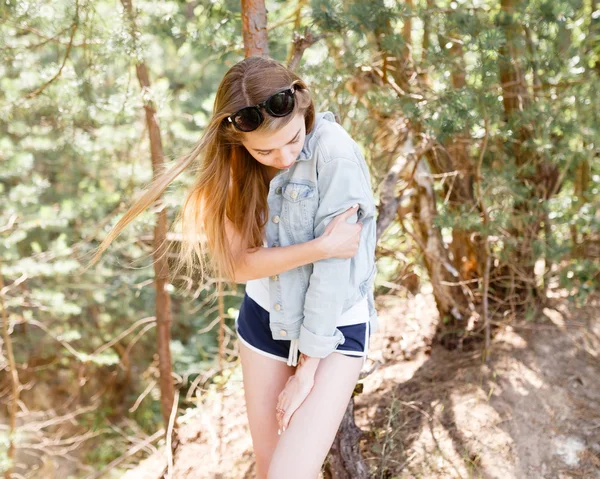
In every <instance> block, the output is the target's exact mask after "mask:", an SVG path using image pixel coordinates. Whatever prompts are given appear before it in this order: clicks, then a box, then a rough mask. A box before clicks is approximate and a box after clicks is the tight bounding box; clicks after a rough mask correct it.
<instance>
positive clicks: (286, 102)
mask: <svg viewBox="0 0 600 479" xmlns="http://www.w3.org/2000/svg"><path fill="white" fill-rule="evenodd" d="M297 89H298V86H297V85H296V84H293V85H292V86H291V87H289V88H286V89H285V90H280V91H278V92H275V93H273V94H272V95H271V96H270V97H269V98H267V99H266V100H265V101H263V102H261V103H259V104H257V105H254V106H247V107H244V108H242V109H241V110H238V111H236V112H235V113H234V114H233V115H229V116H228V117H227V120H228V121H229V122H230V123H233V125H234V126H235V127H236V128H237V129H238V130H240V131H244V132H248V131H253V130H256V129H257V128H258V127H259V126H260V124H261V123H262V122H263V121H264V117H263V115H262V113H261V111H260V108H261V107H262V108H264V109H265V111H266V112H267V113H268V114H269V115H271V116H276V117H281V116H287V115H289V114H290V113H291V112H292V111H293V110H294V104H295V101H294V92H295V91H296V90H297Z"/></svg>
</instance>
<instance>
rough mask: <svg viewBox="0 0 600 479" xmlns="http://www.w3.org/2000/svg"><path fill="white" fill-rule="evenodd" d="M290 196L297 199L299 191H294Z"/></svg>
mask: <svg viewBox="0 0 600 479" xmlns="http://www.w3.org/2000/svg"><path fill="white" fill-rule="evenodd" d="M290 196H291V197H292V198H294V199H296V197H297V196H298V192H297V191H292V192H291V193H290Z"/></svg>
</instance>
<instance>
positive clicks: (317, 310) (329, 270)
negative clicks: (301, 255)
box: [298, 158, 373, 358]
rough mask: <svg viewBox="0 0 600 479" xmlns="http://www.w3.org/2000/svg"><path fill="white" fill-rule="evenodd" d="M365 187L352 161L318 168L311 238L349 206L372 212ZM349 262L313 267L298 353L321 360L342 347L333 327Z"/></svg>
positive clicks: (335, 260) (327, 262)
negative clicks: (317, 198) (316, 200)
mask: <svg viewBox="0 0 600 479" xmlns="http://www.w3.org/2000/svg"><path fill="white" fill-rule="evenodd" d="M367 183H368V180H367V179H366V178H365V174H364V172H363V171H362V169H361V165H360V164H359V163H358V159H356V158H351V159H350V158H333V159H331V160H329V161H328V162H327V163H325V164H324V165H323V166H322V167H321V169H320V170H319V171H318V189H319V206H318V208H317V212H316V215H315V221H314V233H315V238H317V237H319V236H321V235H322V234H323V232H324V231H325V227H326V226H327V225H328V224H329V222H330V221H331V220H332V219H334V218H335V217H336V216H338V215H339V214H341V213H343V212H344V211H346V210H347V209H348V208H350V207H351V206H352V205H354V204H356V203H358V204H359V209H360V210H362V211H370V210H371V209H372V207H373V199H372V198H373V197H372V193H371V188H370V185H368V184H367ZM357 212H358V210H357ZM358 217H359V215H358V214H357V213H354V214H353V215H352V216H350V217H349V219H347V220H346V221H347V222H348V223H356V222H357V221H358ZM363 233H364V230H363ZM361 241H362V239H361ZM351 260H352V259H351V258H327V259H323V260H320V261H317V262H315V263H313V271H312V274H311V276H310V279H309V284H308V289H307V291H306V297H305V301H304V320H303V323H302V325H301V327H300V336H299V340H298V349H299V350H300V352H302V353H304V354H306V355H308V356H311V357H318V358H324V357H326V356H328V355H329V354H330V353H332V352H333V351H335V349H336V348H337V346H338V345H339V344H342V343H344V341H345V337H344V335H343V333H342V332H341V331H340V330H339V329H338V328H337V327H336V325H337V324H338V320H339V318H340V317H341V315H342V308H343V305H344V302H345V301H346V299H347V295H348V284H349V280H350V262H351Z"/></svg>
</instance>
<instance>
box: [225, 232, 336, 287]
mask: <svg viewBox="0 0 600 479" xmlns="http://www.w3.org/2000/svg"><path fill="white" fill-rule="evenodd" d="M326 257H327V256H326V253H325V251H324V249H323V248H322V247H321V240H320V239H319V238H315V239H314V240H310V241H307V242H305V243H299V244H295V245H291V246H281V247H277V248H265V247H261V248H259V249H258V250H257V251H254V252H252V253H249V252H248V253H246V254H245V255H244V257H243V258H242V259H241V260H240V261H239V263H238V265H237V266H236V270H235V281H236V282H237V283H244V282H246V281H248V280H250V279H257V278H264V277H267V276H272V275H275V274H279V273H283V272H284V271H289V270H291V269H294V268H297V267H298V266H303V265H305V264H310V263H315V262H316V261H320V260H322V259H325V258H326Z"/></svg>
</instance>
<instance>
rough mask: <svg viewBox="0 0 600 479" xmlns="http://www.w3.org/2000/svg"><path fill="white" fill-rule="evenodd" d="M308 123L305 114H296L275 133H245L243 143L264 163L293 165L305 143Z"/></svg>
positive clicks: (283, 166) (281, 166) (281, 167)
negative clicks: (305, 122) (306, 123)
mask: <svg viewBox="0 0 600 479" xmlns="http://www.w3.org/2000/svg"><path fill="white" fill-rule="evenodd" d="M305 136H306V125H305V124H304V115H302V114H299V113H298V114H296V116H295V117H294V118H293V119H292V121H290V122H289V123H288V124H287V125H286V126H284V127H283V128H282V129H280V130H279V131H276V132H273V133H259V132H256V131H251V132H249V133H245V134H244V137H245V139H243V140H242V144H243V145H244V146H245V147H246V149H247V150H248V152H249V153H250V154H251V155H252V156H253V157H254V158H255V159H256V161H258V162H260V163H262V164H263V165H266V166H270V167H273V168H277V169H280V170H282V169H287V168H289V167H290V166H292V165H293V164H294V163H295V162H296V159H297V158H298V155H300V152H301V151H302V146H303V145H304V137H305Z"/></svg>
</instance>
